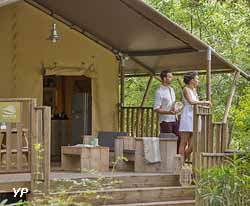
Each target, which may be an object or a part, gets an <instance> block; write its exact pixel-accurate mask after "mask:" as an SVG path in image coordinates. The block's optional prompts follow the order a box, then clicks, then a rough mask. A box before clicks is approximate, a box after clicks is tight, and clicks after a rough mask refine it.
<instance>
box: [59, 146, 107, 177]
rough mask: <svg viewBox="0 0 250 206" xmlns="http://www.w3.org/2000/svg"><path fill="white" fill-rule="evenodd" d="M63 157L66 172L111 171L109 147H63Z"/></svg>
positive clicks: (63, 166) (63, 167)
mask: <svg viewBox="0 0 250 206" xmlns="http://www.w3.org/2000/svg"><path fill="white" fill-rule="evenodd" d="M61 155H62V156H61V159H62V169H63V170H66V171H81V172H87V171H88V170H92V169H94V170H97V171H100V172H107V171H108V170H109V148H108V147H100V146H98V147H86V146H77V145H76V146H63V147H62V149H61Z"/></svg>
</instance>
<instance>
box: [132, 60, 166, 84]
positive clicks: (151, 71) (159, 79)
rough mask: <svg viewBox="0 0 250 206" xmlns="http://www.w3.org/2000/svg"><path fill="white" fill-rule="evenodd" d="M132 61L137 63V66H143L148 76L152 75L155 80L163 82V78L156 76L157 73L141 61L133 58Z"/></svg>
mask: <svg viewBox="0 0 250 206" xmlns="http://www.w3.org/2000/svg"><path fill="white" fill-rule="evenodd" d="M131 59H132V60H133V61H134V62H136V63H137V64H139V65H140V66H142V67H143V68H144V70H145V72H147V73H148V74H150V75H151V76H153V77H154V78H155V79H157V80H158V81H160V82H162V80H161V78H159V77H157V76H155V72H154V71H153V70H152V69H151V68H149V67H148V66H147V65H145V64H143V63H142V62H140V61H139V60H137V59H136V58H133V57H131Z"/></svg>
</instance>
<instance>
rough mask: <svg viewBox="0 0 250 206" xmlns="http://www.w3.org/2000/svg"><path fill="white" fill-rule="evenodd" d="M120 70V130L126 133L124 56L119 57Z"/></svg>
mask: <svg viewBox="0 0 250 206" xmlns="http://www.w3.org/2000/svg"><path fill="white" fill-rule="evenodd" d="M119 60H120V61H119V68H120V105H119V107H120V111H121V116H120V130H121V131H122V132H123V131H124V111H123V109H122V107H123V106H124V85H125V82H124V66H125V65H124V64H125V59H124V57H123V56H122V54H120V55H119Z"/></svg>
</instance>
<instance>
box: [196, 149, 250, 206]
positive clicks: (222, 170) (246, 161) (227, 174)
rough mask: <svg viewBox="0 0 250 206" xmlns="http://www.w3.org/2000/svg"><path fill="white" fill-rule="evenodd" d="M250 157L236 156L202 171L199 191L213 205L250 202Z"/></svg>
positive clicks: (235, 204)
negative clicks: (223, 163) (225, 162)
mask: <svg viewBox="0 0 250 206" xmlns="http://www.w3.org/2000/svg"><path fill="white" fill-rule="evenodd" d="M249 166H250V158H249V154H246V156H244V157H242V158H237V157H236V156H235V157H234V159H233V161H232V160H230V161H229V160H228V161H227V164H225V165H222V166H221V167H213V168H211V169H209V170H204V171H202V172H201V173H200V181H199V182H198V184H197V185H198V192H199V194H200V197H201V198H202V199H203V200H206V201H208V202H209V203H210V204H209V205H211V206H224V205H226V206H239V205H242V206H244V205H249V204H250V172H249Z"/></svg>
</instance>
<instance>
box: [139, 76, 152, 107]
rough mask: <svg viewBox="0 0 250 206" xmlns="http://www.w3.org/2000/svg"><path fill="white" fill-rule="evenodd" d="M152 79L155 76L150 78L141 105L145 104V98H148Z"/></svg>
mask: <svg viewBox="0 0 250 206" xmlns="http://www.w3.org/2000/svg"><path fill="white" fill-rule="evenodd" d="M152 80H153V76H150V77H149V80H148V84H147V87H146V90H145V92H144V95H143V98H142V102H141V107H143V106H144V103H145V100H146V98H147V96H148V91H149V89H150V87H151V84H152Z"/></svg>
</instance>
